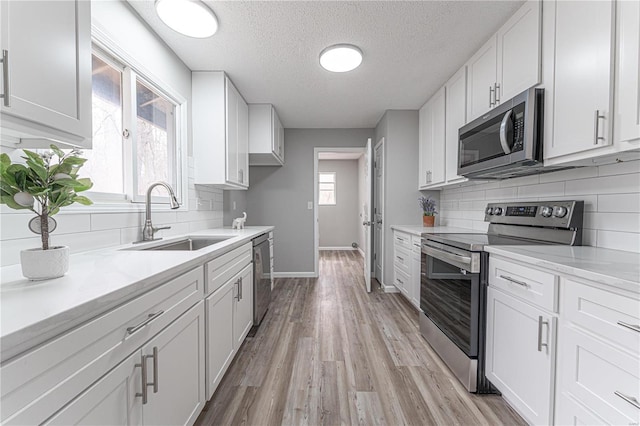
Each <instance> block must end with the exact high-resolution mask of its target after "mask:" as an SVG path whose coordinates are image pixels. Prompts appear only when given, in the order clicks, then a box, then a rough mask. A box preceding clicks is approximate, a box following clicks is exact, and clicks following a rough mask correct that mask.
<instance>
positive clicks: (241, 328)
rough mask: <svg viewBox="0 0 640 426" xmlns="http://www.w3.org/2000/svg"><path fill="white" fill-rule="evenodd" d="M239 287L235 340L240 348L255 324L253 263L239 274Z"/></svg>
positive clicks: (234, 329)
mask: <svg viewBox="0 0 640 426" xmlns="http://www.w3.org/2000/svg"><path fill="white" fill-rule="evenodd" d="M238 280H239V283H238V289H237V290H236V296H235V297H236V303H235V305H234V306H235V309H234V313H233V340H234V341H235V349H238V348H239V347H240V345H242V342H243V341H244V338H245V337H246V336H247V333H248V332H249V329H250V328H251V326H252V325H253V263H251V264H250V265H248V266H247V267H246V268H244V269H243V270H242V272H240V274H239V275H238Z"/></svg>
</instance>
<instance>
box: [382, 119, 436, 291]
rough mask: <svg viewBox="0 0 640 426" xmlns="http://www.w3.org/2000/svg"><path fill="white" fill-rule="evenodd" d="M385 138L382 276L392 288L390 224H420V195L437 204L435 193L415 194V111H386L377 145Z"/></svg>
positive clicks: (417, 192) (416, 174)
mask: <svg viewBox="0 0 640 426" xmlns="http://www.w3.org/2000/svg"><path fill="white" fill-rule="evenodd" d="M383 137H384V138H385V149H384V155H385V166H386V169H385V171H384V188H385V202H384V210H383V213H384V216H383V226H384V249H383V250H384V277H383V284H384V285H386V286H392V285H393V238H392V231H391V225H421V224H422V211H421V210H420V208H419V207H418V197H419V196H420V195H423V194H424V195H431V196H432V197H434V198H435V199H436V202H438V201H439V193H438V191H422V192H420V191H418V173H419V170H418V161H419V155H418V154H419V153H418V111H413V110H410V111H409V110H402V111H401V110H388V111H386V112H385V114H384V116H383V117H382V118H381V119H380V121H379V122H378V125H377V126H376V139H375V143H378V141H380V139H381V138H383Z"/></svg>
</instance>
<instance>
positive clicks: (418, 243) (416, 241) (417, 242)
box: [411, 235, 422, 254]
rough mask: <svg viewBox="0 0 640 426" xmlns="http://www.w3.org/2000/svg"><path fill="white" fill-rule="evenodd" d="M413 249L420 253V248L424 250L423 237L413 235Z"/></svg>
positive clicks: (414, 251)
mask: <svg viewBox="0 0 640 426" xmlns="http://www.w3.org/2000/svg"><path fill="white" fill-rule="evenodd" d="M411 250H412V251H413V253H414V254H415V253H417V254H420V250H422V237H418V236H416V235H412V236H411Z"/></svg>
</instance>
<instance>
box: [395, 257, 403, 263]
mask: <svg viewBox="0 0 640 426" xmlns="http://www.w3.org/2000/svg"><path fill="white" fill-rule="evenodd" d="M396 257H397V258H398V260H401V261H402V262H404V259H403V258H402V257H400V256H396Z"/></svg>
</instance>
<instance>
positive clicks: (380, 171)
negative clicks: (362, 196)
mask: <svg viewBox="0 0 640 426" xmlns="http://www.w3.org/2000/svg"><path fill="white" fill-rule="evenodd" d="M374 172H375V184H374V185H375V201H374V211H373V218H374V222H375V224H374V236H373V239H374V247H375V249H374V251H373V253H374V262H373V263H374V275H375V277H376V278H377V279H378V281H379V282H380V284H381V285H383V284H382V269H383V268H382V250H383V246H382V238H383V234H384V226H383V223H382V220H383V213H384V208H383V206H384V138H383V139H381V140H380V142H378V144H377V145H376V147H375V154H374Z"/></svg>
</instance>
